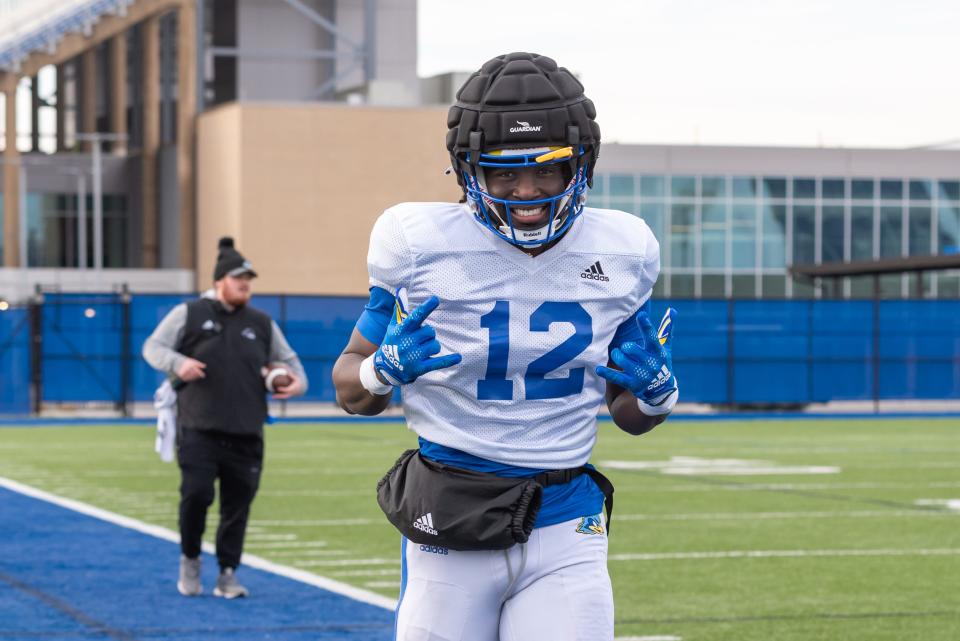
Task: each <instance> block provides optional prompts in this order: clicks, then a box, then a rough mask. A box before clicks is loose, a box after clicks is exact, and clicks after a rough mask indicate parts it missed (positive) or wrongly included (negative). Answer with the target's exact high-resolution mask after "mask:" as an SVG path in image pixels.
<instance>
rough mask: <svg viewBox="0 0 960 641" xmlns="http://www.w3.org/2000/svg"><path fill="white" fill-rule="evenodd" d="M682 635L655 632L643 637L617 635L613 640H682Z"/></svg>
mask: <svg viewBox="0 0 960 641" xmlns="http://www.w3.org/2000/svg"><path fill="white" fill-rule="evenodd" d="M682 639H683V637H678V636H674V635H672V634H655V635H653V636H645V637H617V638H615V639H614V640H613V641H682Z"/></svg>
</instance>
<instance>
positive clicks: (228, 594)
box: [213, 568, 249, 599]
mask: <svg viewBox="0 0 960 641" xmlns="http://www.w3.org/2000/svg"><path fill="white" fill-rule="evenodd" d="M248 594H249V592H248V591H247V588H245V587H243V585H241V584H240V582H239V581H237V575H236V574H235V573H234V571H233V568H223V569H222V570H220V576H219V577H218V578H217V587H215V588H213V596H222V597H223V598H224V599H236V598H238V597H244V596H247V595H248Z"/></svg>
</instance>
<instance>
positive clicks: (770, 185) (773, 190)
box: [763, 176, 787, 198]
mask: <svg viewBox="0 0 960 641" xmlns="http://www.w3.org/2000/svg"><path fill="white" fill-rule="evenodd" d="M763 197H764V198H786V197H787V179H786V178H769V177H766V176H764V178H763Z"/></svg>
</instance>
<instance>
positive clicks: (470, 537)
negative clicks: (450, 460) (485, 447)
mask: <svg viewBox="0 0 960 641" xmlns="http://www.w3.org/2000/svg"><path fill="white" fill-rule="evenodd" d="M542 496H543V486H542V485H541V484H540V483H538V482H537V480H536V479H533V478H504V477H501V476H496V475H494V474H487V473H484V472H476V471H474V470H464V469H461V468H457V467H451V466H449V465H443V464H442V463H437V462H436V461H431V460H430V459H427V458H424V457H423V456H420V451H419V450H407V451H406V452H404V453H403V455H402V456H401V457H400V459H399V460H398V461H397V462H396V464H395V465H394V466H393V467H392V468H391V469H390V471H388V472H387V473H386V475H385V476H384V477H383V478H382V479H381V480H380V482H379V483H378V484H377V503H379V504H380V509H381V510H383V513H384V514H386V516H387V519H388V520H389V521H390V522H391V523H392V524H393V526H394V527H396V528H397V529H398V530H400V533H401V534H403V535H404V536H405V537H407V538H408V539H410V540H411V541H413V542H414V543H420V544H426V545H437V546H441V547H445V548H450V549H452V550H504V549H506V548H509V547H512V546H513V545H515V544H517V543H526V542H527V539H529V538H530V532H532V531H533V523H534V521H536V519H537V512H538V511H539V510H540V501H541V499H542Z"/></svg>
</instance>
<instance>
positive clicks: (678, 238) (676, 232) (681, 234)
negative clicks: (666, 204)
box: [670, 205, 697, 267]
mask: <svg viewBox="0 0 960 641" xmlns="http://www.w3.org/2000/svg"><path fill="white" fill-rule="evenodd" d="M694 214H695V212H694V206H693V205H671V206H670V266H671V267H694V266H695V262H694V261H695V260H696V254H695V252H696V248H697V246H696V242H695V241H696V238H695V235H694V232H695V227H696V225H695V220H694Z"/></svg>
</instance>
